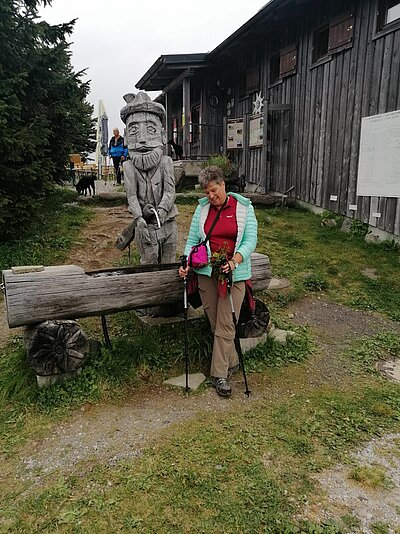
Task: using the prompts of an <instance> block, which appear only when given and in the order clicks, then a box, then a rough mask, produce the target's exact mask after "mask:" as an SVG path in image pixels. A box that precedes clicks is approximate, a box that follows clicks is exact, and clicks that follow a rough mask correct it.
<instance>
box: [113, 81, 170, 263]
mask: <svg viewBox="0 0 400 534" xmlns="http://www.w3.org/2000/svg"><path fill="white" fill-rule="evenodd" d="M124 99H125V101H126V102H127V104H126V106H125V107H124V108H122V110H121V118H122V120H123V121H124V123H125V124H126V136H125V139H126V140H127V145H128V150H129V158H130V159H128V160H127V161H126V162H124V181H125V189H126V194H127V198H128V205H129V207H128V209H129V211H130V213H131V214H132V215H133V222H132V224H131V225H130V226H129V227H128V228H127V229H126V230H125V231H124V232H123V233H122V234H121V236H119V238H118V241H117V246H118V247H119V248H120V249H123V248H125V247H126V246H127V244H128V243H129V239H130V236H132V232H133V230H135V234H136V235H135V237H136V245H137V247H138V250H139V252H140V263H141V264H154V263H171V262H174V261H175V258H176V246H177V224H176V220H175V218H176V216H177V214H178V210H177V208H176V206H175V179H174V167H173V163H172V159H171V158H170V157H169V156H164V155H163V153H164V150H163V147H164V145H165V143H166V134H165V130H164V127H163V125H164V123H165V109H164V107H163V106H162V105H161V104H158V103H157V102H153V101H152V100H151V99H150V97H149V96H148V95H147V94H146V93H144V92H142V91H140V92H139V93H138V94H137V95H136V96H135V95H134V94H128V95H125V96H124Z"/></svg>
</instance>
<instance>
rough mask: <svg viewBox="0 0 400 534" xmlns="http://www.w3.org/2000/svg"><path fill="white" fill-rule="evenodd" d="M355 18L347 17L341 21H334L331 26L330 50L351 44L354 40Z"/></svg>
mask: <svg viewBox="0 0 400 534" xmlns="http://www.w3.org/2000/svg"><path fill="white" fill-rule="evenodd" d="M353 29H354V17H353V15H350V16H347V18H346V19H345V20H343V18H341V19H339V20H337V19H336V20H332V22H331V24H330V26H329V43H328V50H333V49H335V48H338V47H339V46H343V45H346V44H349V43H351V41H352V40H353Z"/></svg>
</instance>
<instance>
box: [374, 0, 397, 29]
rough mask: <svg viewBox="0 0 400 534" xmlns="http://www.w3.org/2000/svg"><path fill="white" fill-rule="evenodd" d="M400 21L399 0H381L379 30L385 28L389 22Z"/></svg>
mask: <svg viewBox="0 0 400 534" xmlns="http://www.w3.org/2000/svg"><path fill="white" fill-rule="evenodd" d="M396 21H399V22H400V2H399V0H380V2H379V10H378V28H377V29H378V31H380V30H383V28H385V26H387V25H388V24H392V23H393V22H396Z"/></svg>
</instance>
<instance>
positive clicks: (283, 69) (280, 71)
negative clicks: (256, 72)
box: [269, 45, 297, 85]
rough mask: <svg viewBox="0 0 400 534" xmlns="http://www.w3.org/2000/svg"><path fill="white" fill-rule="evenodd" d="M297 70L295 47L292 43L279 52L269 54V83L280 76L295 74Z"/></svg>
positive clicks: (275, 80)
mask: <svg viewBox="0 0 400 534" xmlns="http://www.w3.org/2000/svg"><path fill="white" fill-rule="evenodd" d="M296 70H297V48H296V46H294V45H291V46H288V47H286V48H284V49H283V50H281V51H280V52H279V54H275V55H273V56H271V59H270V62H269V83H270V85H271V84H273V83H275V82H277V81H278V80H280V79H281V78H285V77H286V76H290V75H291V74H295V73H296Z"/></svg>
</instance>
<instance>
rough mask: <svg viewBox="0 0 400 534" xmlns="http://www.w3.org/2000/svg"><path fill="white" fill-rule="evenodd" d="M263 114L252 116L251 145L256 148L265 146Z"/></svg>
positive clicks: (250, 127)
mask: <svg viewBox="0 0 400 534" xmlns="http://www.w3.org/2000/svg"><path fill="white" fill-rule="evenodd" d="M263 122H264V121H263V116H262V115H253V116H252V117H250V125H249V130H250V138H249V147H250V148H252V147H253V148H256V147H260V146H263V137H264V136H263Z"/></svg>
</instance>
